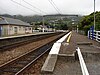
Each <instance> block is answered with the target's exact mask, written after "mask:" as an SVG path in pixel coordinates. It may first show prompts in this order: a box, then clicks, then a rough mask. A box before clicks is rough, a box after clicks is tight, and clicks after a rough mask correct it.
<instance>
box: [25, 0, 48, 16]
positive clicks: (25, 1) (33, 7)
mask: <svg viewBox="0 0 100 75" xmlns="http://www.w3.org/2000/svg"><path fill="white" fill-rule="evenodd" d="M23 1H24V2H25V3H26V4H28V5H30V6H32V7H33V8H36V9H37V10H39V11H40V12H43V13H45V14H47V13H46V12H44V11H42V10H41V9H39V8H37V7H36V6H33V5H31V4H30V3H28V2H27V1H25V0H23Z"/></svg>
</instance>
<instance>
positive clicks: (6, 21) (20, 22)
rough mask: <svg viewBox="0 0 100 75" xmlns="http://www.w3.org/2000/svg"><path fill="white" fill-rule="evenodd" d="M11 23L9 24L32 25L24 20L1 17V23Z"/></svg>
mask: <svg viewBox="0 0 100 75" xmlns="http://www.w3.org/2000/svg"><path fill="white" fill-rule="evenodd" d="M1 24H2V25H4V24H9V25H21V26H31V25H30V24H29V23H26V22H23V21H21V20H18V19H13V18H8V17H0V25H1Z"/></svg>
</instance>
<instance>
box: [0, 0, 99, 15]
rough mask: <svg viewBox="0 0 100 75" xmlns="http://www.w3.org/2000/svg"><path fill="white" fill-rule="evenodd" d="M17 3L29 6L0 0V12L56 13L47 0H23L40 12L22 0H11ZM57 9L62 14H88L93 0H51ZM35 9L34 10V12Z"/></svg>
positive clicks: (97, 8)
mask: <svg viewBox="0 0 100 75" xmlns="http://www.w3.org/2000/svg"><path fill="white" fill-rule="evenodd" d="M13 1H16V2H18V3H19V4H21V5H23V6H25V7H27V8H29V9H27V8H24V7H22V6H20V5H18V4H16V3H14V2H12V1H11V0H0V14H10V15H16V14H21V15H35V14H38V15H40V14H42V15H44V14H56V13H58V12H57V11H56V10H55V9H54V8H53V6H52V5H51V4H50V2H49V0H24V1H26V2H28V3H30V4H31V5H33V6H35V7H37V8H39V9H40V10H42V11H44V12H45V13H44V12H41V11H39V10H37V9H36V8H33V7H32V6H30V5H28V4H26V3H25V2H24V1H23V0H13ZM53 2H54V3H55V4H56V6H57V7H58V9H59V10H60V11H61V12H60V13H62V14H81V15H88V14H90V13H92V12H93V2H94V0H53ZM34 11H36V12H34ZM96 11H100V0H96Z"/></svg>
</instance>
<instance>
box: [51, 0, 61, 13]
mask: <svg viewBox="0 0 100 75" xmlns="http://www.w3.org/2000/svg"><path fill="white" fill-rule="evenodd" d="M51 1H52V3H53V4H54V5H55V7H56V8H57V10H58V11H59V12H60V14H61V11H60V9H59V8H58V7H57V5H56V4H55V3H54V1H53V0H51Z"/></svg>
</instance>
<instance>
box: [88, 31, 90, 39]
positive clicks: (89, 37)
mask: <svg viewBox="0 0 100 75" xmlns="http://www.w3.org/2000/svg"><path fill="white" fill-rule="evenodd" d="M88 38H89V39H90V30H88Z"/></svg>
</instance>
